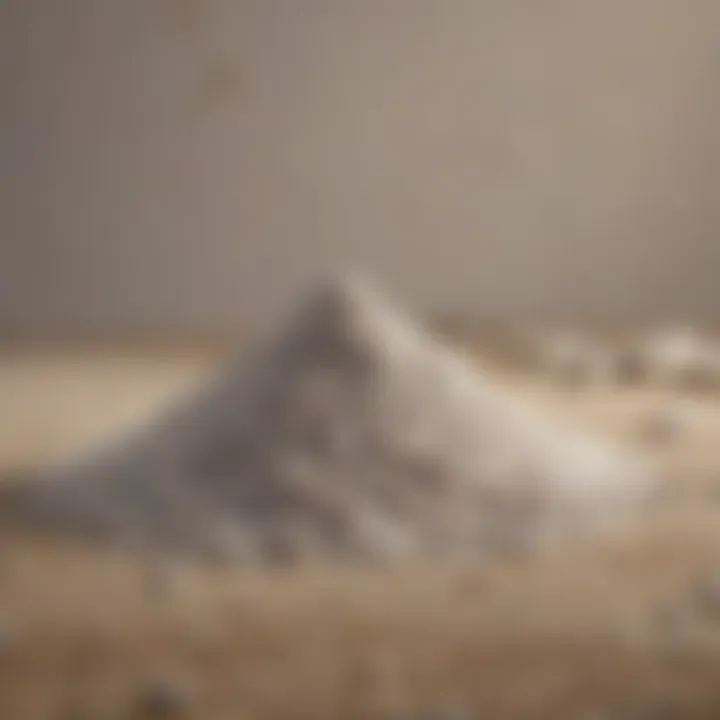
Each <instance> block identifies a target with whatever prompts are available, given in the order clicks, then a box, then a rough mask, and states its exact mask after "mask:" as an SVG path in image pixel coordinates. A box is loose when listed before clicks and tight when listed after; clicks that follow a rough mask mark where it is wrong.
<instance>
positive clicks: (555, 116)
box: [0, 0, 720, 334]
mask: <svg viewBox="0 0 720 720" xmlns="http://www.w3.org/2000/svg"><path fill="white" fill-rule="evenodd" d="M718 37H720V3H718V2H717V0H583V1H579V0H474V1H473V0H123V1H122V2H120V1H118V0H62V2H60V1H58V0H3V2H2V3H1V4H0V73H1V76H0V90H1V92H2V111H1V112H0V168H1V170H0V172H1V173H2V174H1V175H0V330H5V331H22V332H27V333H31V334H32V333H38V334H42V333H43V332H46V331H48V330H53V331H55V332H58V331H59V332H67V333H82V332H86V331H89V330H97V329H103V330H106V331H123V332H126V331H148V330H149V331H164V332H180V331H181V332H188V331H190V332H191V331H193V330H197V329H203V330H207V329H221V330H225V329H227V328H231V327H235V326H242V325H245V324H248V323H252V324H255V323H258V322H262V323H265V322H267V321H269V320H270V319H271V318H273V317H274V316H275V315H276V314H277V313H279V312H282V311H284V309H285V307H286V306H287V304H288V303H290V302H292V298H293V296H294V294H295V293H296V292H298V291H299V290H301V289H302V288H303V287H304V286H306V285H307V284H308V283H310V282H312V281H313V279H314V278H316V277H318V276H319V275H321V274H322V273H323V272H324V271H325V270H327V269H330V268H332V267H333V266H335V265H336V264H340V265H342V264H345V263H348V262H355V261H359V262H361V263H363V264H365V265H366V266H367V267H369V268H370V269H371V270H377V271H378V272H379V273H380V275H381V277H382V278H383V280H384V281H385V282H387V283H388V284H389V285H390V286H391V287H392V288H394V289H395V290H396V292H397V294H399V295H401V296H402V297H404V298H406V299H408V300H409V301H410V302H411V303H414V304H416V305H417V306H419V307H427V308H433V309H437V310H453V309H459V310H462V311H465V312H478V313H482V314H487V313H490V314H495V313H499V314H504V315H510V316H518V317H519V316H527V315H528V314H550V315H553V314H564V313H567V312H568V310H572V311H574V312H581V313H582V312H587V313H600V314H606V315H613V314H615V315H617V314H621V315H624V316H631V315H632V316H648V315H651V316H661V315H663V314H674V315H679V314H686V315H690V314H697V315H703V316H711V317H712V316H714V314H716V313H717V312H718V310H720V287H719V286H718V282H717V277H718V271H719V270H720V240H719V239H718V230H719V229H720V203H718V197H717V196H718V190H719V189H720V44H719V43H718Z"/></svg>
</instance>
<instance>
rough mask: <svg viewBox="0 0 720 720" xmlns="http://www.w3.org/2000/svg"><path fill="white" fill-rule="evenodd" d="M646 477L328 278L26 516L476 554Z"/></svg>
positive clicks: (580, 527) (123, 536)
mask: <svg viewBox="0 0 720 720" xmlns="http://www.w3.org/2000/svg"><path fill="white" fill-rule="evenodd" d="M651 487H652V482H651V480H650V477H649V475H648V474H647V473H646V472H645V470H644V468H643V467H641V466H640V465H639V464H637V463H636V461H635V460H634V459H633V458H630V457H625V455H624V454H623V453H621V452H620V451H619V450H616V449H613V448H609V447H605V446H604V445H602V444H601V443H599V442H598V441H596V440H594V439H590V438H586V437H581V436H580V435H579V434H577V433H574V432H573V431H570V430H569V429H564V428H561V427H559V426H555V425H553V423H552V422H550V421H549V420H548V419H546V418H545V417H543V416H542V415H541V414H539V413H536V412H532V411H530V410H529V409H527V408H525V407H523V406H522V404H521V403H519V402H518V401H517V400H514V399H512V398H510V397H508V396H507V394H506V393H505V392H504V391H502V390H501V389H500V388H498V387H496V386H495V385H494V384H493V383H492V382H491V381H490V380H488V379H486V378H484V377H483V376H482V374H480V373H479V372H478V371H477V369H476V367H475V366H474V365H473V363H472V362H471V361H470V360H468V359H466V358H464V357H463V356H461V355H459V354H457V353H455V352H453V351H450V350H449V349H447V348H446V347H444V346H442V345H441V344H440V343H439V342H438V341H436V340H435V339H433V338H431V337H429V336H427V335H426V334H424V333H423V331H421V330H420V329H419V328H418V327H417V326H416V325H414V324H413V323H412V322H411V321H410V320H408V319H407V318H405V317H404V316H403V315H402V314H401V313H400V312H399V311H397V310H395V309H393V308H392V307H390V306H389V304H388V303H387V301H386V300H384V299H383V298H382V297H381V296H380V294H379V293H378V292H377V290H376V289H374V288H373V287H372V286H371V285H370V284H368V283H367V282H363V281H361V280H358V279H343V280H341V281H338V282H335V283H331V284H329V285H328V286H327V287H325V288H323V289H322V290H321V291H319V292H318V293H317V294H316V295H315V296H314V297H312V298H311V300H310V302H309V303H308V305H307V306H306V307H304V308H303V309H302V310H301V312H300V313H299V314H298V315H297V316H296V317H295V318H293V319H292V321H291V322H290V323H289V325H288V327H287V329H286V330H285V331H284V332H283V333H281V334H280V336H279V338H278V339H277V340H276V341H274V342H272V343H271V344H270V345H269V347H266V348H264V349H261V350H260V351H259V352H258V353H257V354H256V355H255V356H254V357H253V358H251V359H250V360H249V361H248V362H247V363H245V364H243V365H242V366H241V367H240V369H238V368H231V369H230V371H229V372H228V373H226V374H224V375H223V376H222V377H220V378H218V379H217V380H216V381H215V382H214V383H213V384H212V386H211V387H209V388H205V389H204V390H203V391H202V392H200V393H199V394H197V395H195V396H193V397H192V398H190V399H189V400H187V401H186V402H184V403H183V404H182V405H181V406H180V407H178V408H176V409H175V410H174V411H173V412H172V413H170V414H169V416H167V417H164V418H162V419H161V420H160V421H158V422H157V423H156V424H154V425H153V426H151V427H147V428H143V429H141V430H137V431H136V432H134V433H133V434H132V436H129V437H127V438H125V440H124V441H121V442H119V443H117V444H115V445H114V446H113V447H111V448H109V449H106V450H102V451H100V452H97V453H95V454H94V455H93V456H92V457H91V458H87V459H85V460H84V461H82V462H80V463H75V464H73V465H72V466H71V467H67V468H65V469H63V470H62V471H61V472H59V473H57V474H56V475H55V476H54V477H52V478H50V479H49V480H47V481H44V482H42V483H39V484H37V485H35V486H34V487H33V488H32V490H31V492H30V493H29V494H28V496H27V498H26V499H25V506H24V515H25V516H27V517H31V518H32V519H33V520H34V521H36V522H42V523H44V524H49V525H53V526H57V527H60V528H64V529H71V530H74V531H85V532H88V533H97V534H101V535H104V536H107V537H112V538H114V539H116V540H121V541H123V542H130V543H137V544H139V545H140V546H150V547H153V548H160V549H168V550H178V551H192V552H195V551H211V552H218V551H221V552H225V553H230V554H231V555H232V556H237V557H238V558H242V559H246V560H252V559H260V560H267V559H288V558H297V557H301V556H302V557H304V556H308V557H313V558H320V557H331V558H334V559H337V558H349V559H350V558H352V559H366V558H370V559H385V560H387V559H390V560H394V559H400V558H409V557H423V558H424V557H429V556H431V555H439V556H441V557H449V556H451V555H452V556H472V557H475V556H477V554H478V553H479V552H480V551H483V550H491V549H493V548H496V547H498V545H499V544H505V543H511V544H514V543H527V544H529V545H530V546H534V545H536V544H537V543H539V542H540V541H542V540H544V539H547V538H552V537H566V536H567V534H568V533H573V532H575V531H587V530H588V529H590V528H600V527H605V526H606V525H610V524H614V523H616V522H617V521H619V520H620V519H621V518H622V517H624V516H627V513H626V511H627V510H629V509H632V508H635V507H636V505H637V503H638V502H639V501H640V500H642V498H644V497H646V494H647V493H648V491H649V490H650V489H651Z"/></svg>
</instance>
